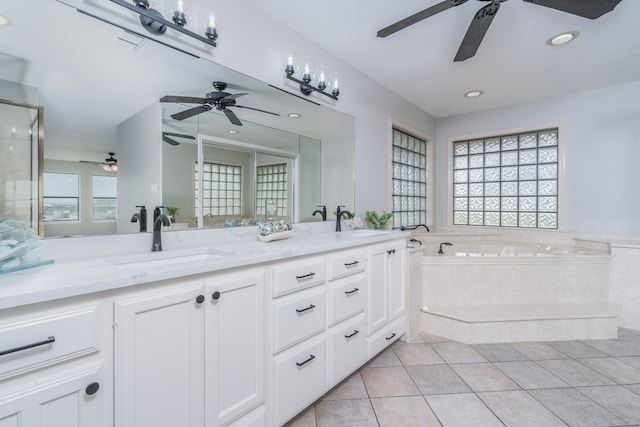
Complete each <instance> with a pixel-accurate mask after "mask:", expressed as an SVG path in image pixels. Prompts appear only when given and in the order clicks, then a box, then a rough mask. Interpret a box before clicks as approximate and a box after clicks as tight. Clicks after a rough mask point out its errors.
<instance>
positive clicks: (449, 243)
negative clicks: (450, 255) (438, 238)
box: [438, 242, 453, 255]
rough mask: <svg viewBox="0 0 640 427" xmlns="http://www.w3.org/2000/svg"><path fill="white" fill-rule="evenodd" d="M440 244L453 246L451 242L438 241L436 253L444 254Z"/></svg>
mask: <svg viewBox="0 0 640 427" xmlns="http://www.w3.org/2000/svg"><path fill="white" fill-rule="evenodd" d="M442 245H447V246H453V243H451V242H442V243H440V249H438V254H440V255H444V251H443V250H442Z"/></svg>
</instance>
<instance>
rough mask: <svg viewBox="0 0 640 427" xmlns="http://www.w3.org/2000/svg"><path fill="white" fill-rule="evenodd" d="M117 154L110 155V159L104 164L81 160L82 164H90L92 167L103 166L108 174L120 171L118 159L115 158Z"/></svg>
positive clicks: (105, 160)
mask: <svg viewBox="0 0 640 427" xmlns="http://www.w3.org/2000/svg"><path fill="white" fill-rule="evenodd" d="M115 154H116V153H111V152H110V153H109V157H107V158H106V159H104V162H94V161H91V160H80V163H89V164H92V165H96V166H100V165H102V169H104V170H106V171H107V172H117V171H118V159H116V158H115V157H113V156H114V155H115Z"/></svg>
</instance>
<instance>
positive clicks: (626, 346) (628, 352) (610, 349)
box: [584, 335, 640, 357]
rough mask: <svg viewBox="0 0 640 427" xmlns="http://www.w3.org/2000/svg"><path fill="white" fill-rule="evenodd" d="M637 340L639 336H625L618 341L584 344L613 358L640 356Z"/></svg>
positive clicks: (599, 341)
mask: <svg viewBox="0 0 640 427" xmlns="http://www.w3.org/2000/svg"><path fill="white" fill-rule="evenodd" d="M637 339H638V336H637V335H625V336H623V337H621V338H620V339H617V340H615V339H613V340H593V341H584V343H585V344H587V345H588V346H590V347H593V348H595V349H596V350H600V351H601V352H603V353H606V354H607V355H609V356H613V357H624V356H640V342H638V341H637Z"/></svg>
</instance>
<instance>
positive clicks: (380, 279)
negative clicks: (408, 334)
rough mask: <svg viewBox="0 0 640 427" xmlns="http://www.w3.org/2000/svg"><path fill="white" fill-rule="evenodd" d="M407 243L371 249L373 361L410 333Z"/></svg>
mask: <svg viewBox="0 0 640 427" xmlns="http://www.w3.org/2000/svg"><path fill="white" fill-rule="evenodd" d="M405 246H406V242H405V240H404V239H402V240H393V241H390V242H387V243H384V244H378V245H373V246H371V247H370V248H369V249H368V267H369V275H368V286H367V295H368V299H367V310H366V313H367V315H366V318H367V356H368V358H372V357H373V356H375V355H376V354H377V353H379V352H380V351H381V350H382V349H384V348H385V347H386V346H388V345H389V344H391V343H393V342H394V341H395V340H397V339H398V338H399V337H400V336H401V335H402V334H404V333H405V331H406V324H405V321H406V316H405V313H406V289H405V280H404V279H405V277H404V276H405V252H406V249H405Z"/></svg>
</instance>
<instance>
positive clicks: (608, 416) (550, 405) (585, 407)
mask: <svg viewBox="0 0 640 427" xmlns="http://www.w3.org/2000/svg"><path fill="white" fill-rule="evenodd" d="M529 393H530V394H531V395H532V396H533V397H535V398H536V400H538V401H539V402H540V403H542V404H543V405H544V406H545V407H546V408H547V409H549V410H550V411H551V412H553V413H554V414H555V415H556V416H557V417H559V418H560V419H562V421H564V422H565V423H567V424H568V425H570V426H572V427H573V426H576V427H578V426H579V427H602V426H619V425H623V424H624V421H623V420H621V419H620V418H618V417H617V416H615V415H614V414H612V413H611V412H609V411H608V410H606V409H605V408H603V407H602V406H600V405H598V404H597V403H596V402H594V401H593V400H591V399H589V398H588V397H587V396H585V395H584V394H582V393H580V392H579V391H577V390H576V389H574V388H554V389H547V390H530V391H529Z"/></svg>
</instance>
